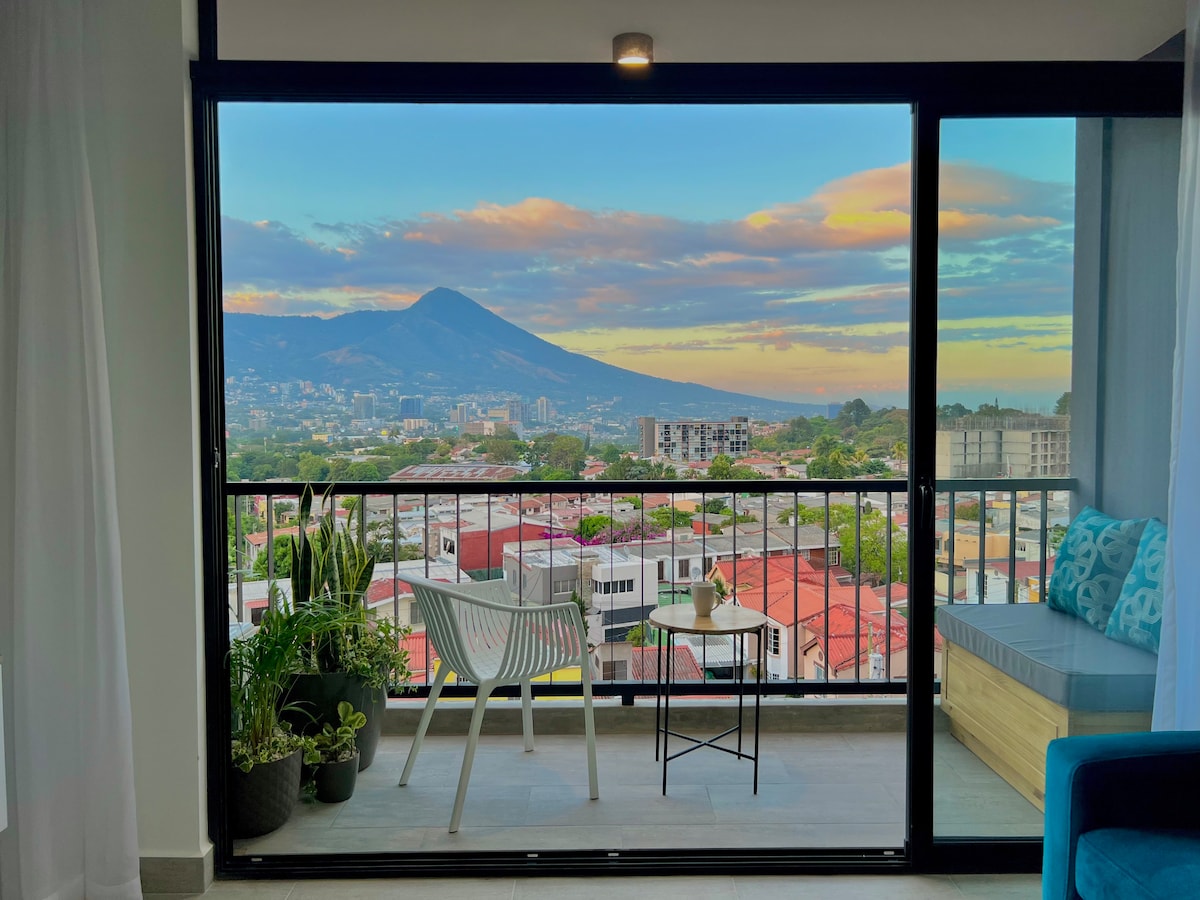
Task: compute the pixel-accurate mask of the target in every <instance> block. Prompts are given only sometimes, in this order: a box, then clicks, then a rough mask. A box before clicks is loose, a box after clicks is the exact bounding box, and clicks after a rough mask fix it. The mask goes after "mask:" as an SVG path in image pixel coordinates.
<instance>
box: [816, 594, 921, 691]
mask: <svg viewBox="0 0 1200 900" xmlns="http://www.w3.org/2000/svg"><path fill="white" fill-rule="evenodd" d="M890 618H891V621H890V623H889V622H888V617H886V616H885V615H883V614H880V613H874V612H869V611H867V610H859V611H858V613H857V614H856V613H855V609H854V606H853V605H852V604H849V603H835V604H831V605H830V607H829V620H828V627H826V619H825V613H824V612H823V611H822V612H819V613H817V614H816V615H815V616H811V617H809V618H807V619H805V620H804V628H805V630H806V631H808V632H809V633H810V634H811V635H812V637H813V639H814V640H815V641H816V642H817V646H819V647H820V648H821V649H822V650H823V651H824V653H825V660H826V664H827V665H828V667H829V668H830V669H831V670H832V671H834V672H840V671H842V670H843V669H849V668H854V666H855V662H856V661H857V664H858V666H859V670H860V672H862V673H864V674H865V673H866V672H869V667H870V653H871V652H872V650H875V651H876V652H879V653H883V652H884V651H885V650H886V649H887V647H888V642H887V641H888V639H887V632H888V631H889V630H890V631H891V652H892V653H893V654H895V653H896V652H898V651H900V650H903V649H904V648H905V647H907V646H908V620H907V619H905V618H904V617H903V616H900V615H896V614H894V613H893V614H892V616H891V617H890ZM937 643H938V644H939V645H940V641H938V642H937Z"/></svg>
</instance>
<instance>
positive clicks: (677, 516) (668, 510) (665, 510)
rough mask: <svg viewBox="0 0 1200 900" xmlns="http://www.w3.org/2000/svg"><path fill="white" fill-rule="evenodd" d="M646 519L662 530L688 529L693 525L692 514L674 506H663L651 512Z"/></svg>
mask: <svg viewBox="0 0 1200 900" xmlns="http://www.w3.org/2000/svg"><path fill="white" fill-rule="evenodd" d="M646 518H647V519H649V520H650V521H651V522H653V523H654V524H655V525H658V526H659V527H660V528H686V527H687V526H688V525H691V524H692V515H691V513H687V512H684V511H683V510H682V509H676V508H675V507H673V506H661V507H659V508H658V509H654V510H651V511H650V513H649V514H648V515H647V516H646Z"/></svg>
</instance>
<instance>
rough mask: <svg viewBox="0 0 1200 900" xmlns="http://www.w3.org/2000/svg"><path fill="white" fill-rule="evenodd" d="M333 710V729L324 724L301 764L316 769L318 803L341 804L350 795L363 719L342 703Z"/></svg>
mask: <svg viewBox="0 0 1200 900" xmlns="http://www.w3.org/2000/svg"><path fill="white" fill-rule="evenodd" d="M337 709H338V724H337V726H336V727H335V726H334V725H333V724H332V723H331V722H326V723H325V725H324V727H323V728H322V729H321V731H320V733H318V734H317V735H316V736H315V737H313V738H312V739H311V745H310V747H309V748H308V749H306V750H305V754H304V757H305V758H304V761H305V762H306V763H308V764H309V765H311V766H316V773H315V775H314V778H313V780H314V781H315V782H316V788H317V799H318V800H320V801H321V802H322V803H341V802H342V801H343V800H349V799H350V797H351V795H353V793H354V783H355V781H356V780H357V778H358V757H359V752H358V748H357V746H356V743H355V735H356V734H357V732H358V730H359V729H360V728H362V727H363V726H364V725H366V724H367V717H366V716H365V715H363V714H362V713H361V712H359V711H358V710H356V709H355V708H354V707H353V706H351V705H350V704H349V703H347V702H346V701H345V700H343V701H342V702H341V703H339V704H338V706H337Z"/></svg>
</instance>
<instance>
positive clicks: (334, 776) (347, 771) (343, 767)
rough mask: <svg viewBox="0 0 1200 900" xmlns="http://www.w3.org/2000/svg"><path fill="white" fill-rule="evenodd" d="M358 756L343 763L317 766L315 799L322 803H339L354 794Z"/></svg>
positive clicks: (355, 755) (356, 754)
mask: <svg viewBox="0 0 1200 900" xmlns="http://www.w3.org/2000/svg"><path fill="white" fill-rule="evenodd" d="M358 760H359V754H358V753H355V754H354V755H353V756H352V757H350V758H349V759H347V760H344V761H343V762H333V763H321V764H320V765H318V766H317V773H316V776H315V777H314V780H315V781H316V783H317V799H318V800H320V801H321V802H322V803H341V802H342V801H344V800H349V799H350V797H351V796H352V795H353V794H354V784H355V782H356V781H357V780H358Z"/></svg>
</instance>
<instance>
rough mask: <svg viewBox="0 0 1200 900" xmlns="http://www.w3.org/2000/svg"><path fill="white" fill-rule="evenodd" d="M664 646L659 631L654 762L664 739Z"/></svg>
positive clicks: (660, 631)
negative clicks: (659, 743)
mask: <svg viewBox="0 0 1200 900" xmlns="http://www.w3.org/2000/svg"><path fill="white" fill-rule="evenodd" d="M662 645H663V630H662V629H661V628H660V629H658V641H657V646H658V654H657V658H658V670H657V674H656V675H655V676H654V761H655V762H658V759H659V757H658V742H659V740H660V739H661V738H662V719H661V718H660V714H661V709H662Z"/></svg>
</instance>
